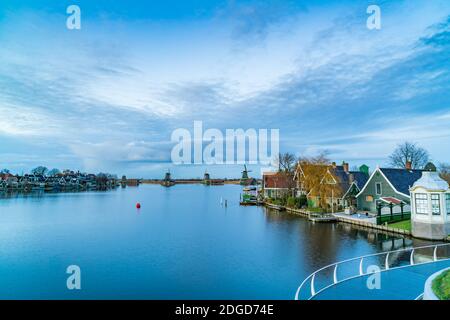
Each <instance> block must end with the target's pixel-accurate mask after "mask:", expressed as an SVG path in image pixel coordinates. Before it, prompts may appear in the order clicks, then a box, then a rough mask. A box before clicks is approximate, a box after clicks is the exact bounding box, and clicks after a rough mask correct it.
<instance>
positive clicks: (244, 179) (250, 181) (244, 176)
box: [240, 164, 255, 186]
mask: <svg viewBox="0 0 450 320" xmlns="http://www.w3.org/2000/svg"><path fill="white" fill-rule="evenodd" d="M249 172H252V171H251V170H247V166H246V165H245V164H244V171H242V178H241V182H240V184H241V185H244V186H248V185H250V184H254V181H255V179H252V178H250V177H249V176H248V173H249Z"/></svg>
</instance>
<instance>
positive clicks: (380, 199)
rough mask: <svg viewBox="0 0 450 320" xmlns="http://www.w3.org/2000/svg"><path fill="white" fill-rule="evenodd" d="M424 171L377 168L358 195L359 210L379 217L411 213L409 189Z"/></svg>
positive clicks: (409, 165)
mask: <svg viewBox="0 0 450 320" xmlns="http://www.w3.org/2000/svg"><path fill="white" fill-rule="evenodd" d="M422 171H423V170H414V169H412V168H411V162H407V164H406V167H405V168H404V169H393V168H380V167H377V168H376V169H375V171H374V172H373V173H372V174H371V175H370V177H369V179H368V181H367V183H366V184H365V185H364V187H363V188H362V190H361V191H360V192H359V193H358V194H357V195H356V199H357V206H358V210H361V211H365V212H370V213H373V214H378V215H385V214H391V215H392V214H398V213H407V212H410V210H411V209H410V202H411V201H410V195H409V188H410V187H412V186H413V184H414V183H415V182H416V181H417V180H419V179H420V178H421V177H422Z"/></svg>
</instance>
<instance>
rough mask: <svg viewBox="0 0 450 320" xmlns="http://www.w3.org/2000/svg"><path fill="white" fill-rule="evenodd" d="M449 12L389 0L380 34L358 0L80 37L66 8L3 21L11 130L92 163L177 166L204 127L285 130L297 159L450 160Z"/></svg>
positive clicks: (113, 27) (98, 30)
mask: <svg viewBox="0 0 450 320" xmlns="http://www.w3.org/2000/svg"><path fill="white" fill-rule="evenodd" d="M446 9H450V5H449V4H448V2H447V3H446V2H439V4H436V3H424V4H421V5H420V6H419V5H416V6H411V5H408V4H405V3H404V2H402V3H395V4H382V10H383V24H382V29H381V30H380V31H369V30H368V29H367V28H366V27H365V21H366V18H367V14H366V12H365V7H364V6H362V5H361V4H360V3H359V4H358V5H353V4H348V3H342V4H334V5H333V6H332V7H330V8H324V7H323V6H320V5H315V4H308V5H307V6H297V5H295V4H293V3H286V2H279V1H274V2H272V1H271V2H268V3H266V4H260V3H256V2H253V1H251V2H248V3H246V4H235V3H231V4H230V5H228V6H225V7H223V8H222V10H220V11H219V12H216V14H214V15H212V18H210V19H205V17H204V16H203V17H202V19H199V20H197V21H182V22H173V21H171V22H167V21H163V22H161V21H159V22H155V21H147V20H145V19H143V20H142V19H140V20H139V21H135V20H126V19H125V18H124V19H125V20H123V21H116V20H114V16H108V17H106V18H104V19H102V20H101V23H100V22H96V21H93V20H88V21H87V22H86V23H84V24H83V29H82V31H81V32H78V33H76V32H75V33H74V32H69V31H68V30H66V29H64V27H61V28H58V27H55V26H58V25H59V24H60V22H61V19H62V21H64V17H65V16H64V15H62V14H61V15H55V14H53V13H45V12H34V13H30V12H25V11H16V12H12V13H10V14H8V15H6V17H4V18H3V19H2V20H1V21H0V42H1V43H2V46H1V47H0V61H1V62H0V87H1V88H2V89H1V90H0V135H3V136H8V137H15V138H17V139H22V140H30V141H31V139H32V141H33V142H38V143H44V142H45V141H49V140H51V141H52V143H55V144H57V145H58V151H57V153H56V151H55V155H56V154H67V153H68V154H70V156H71V157H73V158H72V159H71V160H70V161H73V159H80V160H82V161H84V164H85V166H87V167H90V168H101V167H102V166H103V165H104V163H106V162H108V163H114V164H117V165H119V164H123V166H127V165H129V166H133V168H134V170H139V169H137V168H138V167H139V166H140V167H141V168H144V167H146V168H147V166H151V165H152V163H156V162H164V161H167V160H168V157H169V156H170V146H171V144H170V142H169V139H170V134H171V132H172V130H174V129H176V128H179V127H185V128H191V127H192V122H193V121H194V120H202V121H203V122H204V124H205V126H206V127H209V128H211V127H214V128H219V129H225V128H244V129H247V128H256V129H259V128H267V129H271V128H275V129H277V128H278V129H280V133H281V139H282V145H281V147H282V148H285V149H286V150H292V151H294V152H297V153H299V152H306V153H313V152H316V151H319V150H322V149H327V150H330V151H331V152H332V154H331V155H332V156H333V157H346V156H347V157H353V158H355V159H356V158H371V159H379V158H380V157H382V156H381V155H385V154H386V153H387V151H386V150H387V149H389V148H390V147H391V146H392V145H395V143H396V142H397V141H398V140H401V139H407V138H408V137H409V136H411V137H412V138H413V139H412V140H421V139H422V140H423V141H424V143H426V144H427V145H429V146H431V148H432V150H430V151H432V152H433V153H436V154H438V155H439V156H440V157H448V156H450V154H447V153H444V152H442V151H440V150H439V149H438V148H437V147H435V141H441V142H447V141H448V129H447V128H446V126H445V125H444V122H445V121H448V114H446V113H443V112H444V111H445V110H448V106H449V104H450V95H449V93H448V92H450V91H449V89H450V81H449V80H450V79H449V76H450V74H449V70H450V68H449V65H450V62H449V61H450V50H448V45H449V44H450V38H449V26H450V18H449V17H448V15H446V14H445V13H446V12H448V10H447V11H446ZM421 119H422V120H423V121H424V122H425V123H426V125H425V124H423V123H421V121H420V120H421ZM1 139H3V138H2V137H1V136H0V140H1ZM425 147H426V146H425ZM9 148H12V149H11V150H7V152H8V153H11V152H14V148H13V147H12V146H11V145H10V146H9ZM135 172H136V171H135Z"/></svg>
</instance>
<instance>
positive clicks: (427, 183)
mask: <svg viewBox="0 0 450 320" xmlns="http://www.w3.org/2000/svg"><path fill="white" fill-rule="evenodd" d="M410 193H411V226H412V234H413V236H414V237H418V238H423V239H432V240H442V239H444V238H446V237H447V236H448V235H449V234H450V188H449V185H448V183H447V182H446V181H445V180H443V179H441V178H440V177H439V175H438V173H437V172H436V171H435V170H434V171H423V172H422V177H421V178H420V179H419V180H417V181H416V182H415V183H414V185H413V186H412V187H411V188H410Z"/></svg>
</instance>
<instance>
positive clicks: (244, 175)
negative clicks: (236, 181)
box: [242, 164, 252, 179]
mask: <svg viewBox="0 0 450 320" xmlns="http://www.w3.org/2000/svg"><path fill="white" fill-rule="evenodd" d="M249 172H252V171H251V170H247V165H245V164H244V171H242V179H248V173H249Z"/></svg>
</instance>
